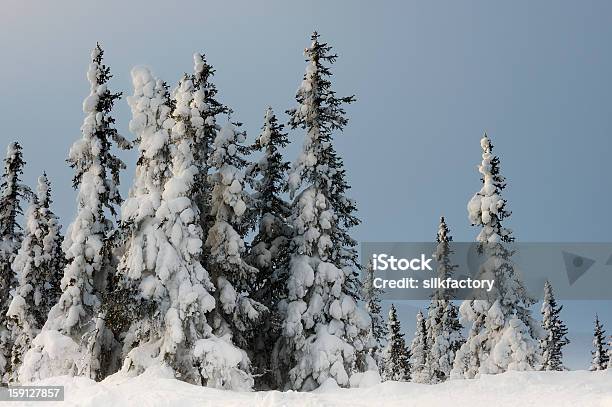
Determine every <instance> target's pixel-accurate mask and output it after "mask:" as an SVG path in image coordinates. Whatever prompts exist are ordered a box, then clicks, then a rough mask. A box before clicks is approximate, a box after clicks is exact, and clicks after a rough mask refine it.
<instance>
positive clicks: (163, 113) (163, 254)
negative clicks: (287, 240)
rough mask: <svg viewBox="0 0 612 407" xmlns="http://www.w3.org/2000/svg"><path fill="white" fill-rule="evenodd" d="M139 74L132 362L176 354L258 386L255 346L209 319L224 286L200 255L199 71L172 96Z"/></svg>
mask: <svg viewBox="0 0 612 407" xmlns="http://www.w3.org/2000/svg"><path fill="white" fill-rule="evenodd" d="M132 79H133V84H134V95H133V96H131V97H130V98H129V99H128V102H129V104H130V106H131V108H132V114H133V118H132V121H131V122H130V129H131V131H132V132H134V133H135V134H136V143H137V145H138V147H139V150H140V158H139V161H138V166H137V169H136V176H135V179H134V186H133V188H132V190H131V192H130V197H129V198H128V200H126V202H125V204H124V207H123V213H122V215H123V225H124V227H125V228H127V229H128V230H129V237H128V239H127V242H126V252H125V254H124V256H123V257H122V259H121V263H120V272H121V275H122V281H121V287H122V292H123V295H124V296H125V297H127V303H128V304H130V307H129V309H130V310H134V311H133V312H128V314H127V318H126V319H127V320H128V321H129V322H130V327H129V330H128V332H127V334H126V338H125V341H124V342H125V344H124V354H125V355H126V356H125V362H124V365H123V370H124V371H125V372H127V373H131V374H139V373H141V372H143V371H144V370H146V369H147V368H148V367H149V366H151V365H153V364H167V365H168V366H170V368H172V370H173V371H174V374H175V376H176V377H177V378H180V379H181V380H184V381H187V382H190V383H194V384H198V385H204V386H209V387H217V388H230V389H237V390H246V389H249V388H250V387H251V381H252V379H251V378H250V376H249V375H247V374H246V372H245V369H246V368H247V367H248V366H247V364H248V363H247V362H248V360H247V359H246V355H245V354H244V352H243V351H241V350H239V349H236V348H235V347H234V346H232V345H231V341H230V340H229V338H227V337H217V336H215V335H214V334H213V332H212V331H213V328H212V327H211V326H210V325H209V323H208V320H207V316H208V315H209V314H210V313H211V311H213V310H214V309H215V298H214V297H213V295H212V294H211V293H212V292H214V291H215V287H214V285H213V283H212V281H211V279H210V276H209V274H208V272H207V270H206V269H205V268H204V267H203V265H202V264H201V263H200V258H201V255H202V248H203V231H202V228H201V225H200V222H199V221H200V212H199V208H198V206H197V204H196V202H195V197H196V196H197V192H196V189H197V188H198V186H197V183H196V176H197V174H199V168H198V165H197V160H196V159H195V156H194V154H195V151H197V149H196V147H195V146H196V140H197V139H196V137H195V131H194V128H193V126H192V120H191V113H192V109H191V106H192V104H193V95H194V89H193V81H192V78H190V77H189V76H184V77H183V78H182V80H181V81H180V83H179V86H178V88H177V89H176V91H175V92H174V96H173V97H172V99H171V98H170V95H169V92H168V90H167V86H166V85H165V83H163V82H162V81H160V80H157V79H155V78H154V77H153V75H152V74H151V72H150V71H149V70H148V69H135V70H133V72H132Z"/></svg>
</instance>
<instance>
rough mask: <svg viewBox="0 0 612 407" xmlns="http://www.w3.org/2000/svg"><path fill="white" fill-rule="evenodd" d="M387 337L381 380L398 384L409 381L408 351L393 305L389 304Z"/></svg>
mask: <svg viewBox="0 0 612 407" xmlns="http://www.w3.org/2000/svg"><path fill="white" fill-rule="evenodd" d="M387 326H388V332H389V337H388V340H387V347H386V348H385V350H384V353H383V354H384V369H383V378H384V379H385V380H393V381H398V382H406V381H408V380H410V351H409V350H408V349H407V348H406V342H405V341H404V334H403V333H402V328H401V324H400V321H399V319H397V311H396V309H395V305H393V304H391V308H390V309H389V319H388V320H387Z"/></svg>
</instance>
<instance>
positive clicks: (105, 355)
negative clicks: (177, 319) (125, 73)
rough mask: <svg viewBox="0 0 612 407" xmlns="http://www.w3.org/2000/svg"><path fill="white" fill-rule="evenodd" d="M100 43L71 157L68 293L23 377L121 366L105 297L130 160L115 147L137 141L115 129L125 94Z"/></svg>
mask: <svg viewBox="0 0 612 407" xmlns="http://www.w3.org/2000/svg"><path fill="white" fill-rule="evenodd" d="M102 57H103V51H102V48H101V47H100V45H96V47H95V48H94V50H93V51H92V54H91V64H90V65H89V70H88V72H87V78H88V80H89V83H90V94H89V96H87V98H86V99H85V101H84V102H83V111H84V112H85V119H84V122H83V125H82V126H81V133H82V138H81V139H79V140H78V141H76V142H75V143H74V144H73V145H72V147H71V149H70V154H69V157H68V160H67V161H68V163H69V164H70V166H71V167H72V168H73V169H74V171H75V175H74V178H73V185H74V187H75V188H76V189H78V197H77V214H76V218H75V219H74V220H73V222H72V223H71V224H70V226H69V228H68V230H67V233H66V237H65V239H64V242H63V250H64V252H65V255H66V259H67V265H66V267H65V269H64V275H63V278H62V280H61V289H62V294H61V296H60V299H59V302H58V303H57V304H56V305H54V306H53V308H51V311H50V312H49V315H48V319H47V322H46V323H45V325H44V327H43V329H42V331H41V332H40V333H39V334H38V335H37V336H36V338H35V339H34V341H33V343H32V348H31V349H30V350H29V351H28V352H27V353H26V355H25V357H24V363H23V365H22V367H21V369H20V371H19V379H20V381H22V382H28V381H31V380H36V379H42V378H45V377H49V376H56V375H62V374H79V375H85V376H89V377H91V378H93V379H96V380H100V379H102V378H104V377H105V376H106V375H107V374H109V373H110V372H112V371H113V370H115V369H116V368H117V367H118V360H117V358H116V357H115V350H116V347H117V342H116V340H115V338H114V335H113V333H112V332H111V331H110V330H109V329H108V327H107V326H106V325H105V316H104V315H103V314H102V313H101V298H102V296H103V295H104V293H105V291H106V286H107V282H108V280H109V279H110V278H111V277H112V276H113V275H114V272H115V270H114V268H115V263H116V261H115V259H114V256H113V247H114V244H115V242H114V240H115V232H116V229H115V226H114V224H113V221H112V219H110V218H109V217H108V215H107V213H110V214H111V215H112V216H115V215H116V207H117V206H118V205H120V204H121V202H122V199H121V196H120V194H119V190H118V185H119V172H120V170H121V169H123V168H125V165H124V163H123V162H122V161H121V160H120V159H119V158H118V157H117V156H115V155H114V153H113V151H112V149H113V147H117V148H120V149H127V148H129V147H130V145H129V143H128V142H127V141H126V140H125V139H124V138H123V137H122V136H120V135H119V133H118V132H117V130H116V129H115V127H114V122H115V119H114V118H113V117H112V116H111V115H110V113H111V110H112V108H113V105H114V103H115V101H116V100H118V99H119V98H120V97H121V93H112V92H111V91H110V90H109V89H108V87H107V82H108V80H109V79H110V78H111V74H110V68H108V67H107V66H106V65H104V63H103V62H102Z"/></svg>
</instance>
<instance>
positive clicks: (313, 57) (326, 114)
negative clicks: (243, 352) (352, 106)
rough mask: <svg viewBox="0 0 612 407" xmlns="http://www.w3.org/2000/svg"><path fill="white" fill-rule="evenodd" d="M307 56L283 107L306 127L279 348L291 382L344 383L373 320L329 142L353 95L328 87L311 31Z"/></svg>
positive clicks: (304, 385) (342, 179)
mask: <svg viewBox="0 0 612 407" xmlns="http://www.w3.org/2000/svg"><path fill="white" fill-rule="evenodd" d="M305 55H306V60H307V67H306V73H305V75H304V80H303V81H302V84H301V85H300V87H299V89H298V91H297V94H296V100H297V103H298V106H297V107H296V108H294V109H292V110H290V111H288V113H289V114H290V116H291V118H290V125H291V127H292V128H298V127H299V128H302V129H304V130H305V131H306V140H305V142H304V146H303V150H302V153H301V154H300V156H299V158H298V159H297V160H296V162H295V163H294V165H293V167H292V169H291V172H290V175H289V188H290V190H291V191H292V195H295V193H296V192H298V190H299V189H300V188H301V190H300V191H299V193H298V194H297V196H296V197H295V200H294V202H293V205H292V215H291V224H292V227H293V229H294V236H293V238H292V242H291V249H290V251H291V256H290V260H289V265H288V266H289V270H288V278H287V283H286V293H287V294H286V296H287V301H286V304H285V305H283V308H284V323H283V336H284V338H283V342H284V345H283V346H280V347H279V349H280V350H279V352H281V355H280V359H282V360H284V361H286V364H287V366H288V368H289V375H288V379H289V382H288V383H286V384H287V385H288V387H290V388H293V389H300V390H311V389H313V388H316V387H317V386H319V385H320V384H322V383H323V382H325V381H326V380H328V379H333V380H335V381H336V382H337V383H338V384H339V385H340V386H348V384H349V376H350V375H351V374H352V373H353V372H354V371H355V370H357V369H365V365H366V358H367V343H368V338H367V336H368V328H369V326H370V321H369V317H368V315H367V313H366V312H365V311H364V310H362V309H361V308H360V307H358V305H357V304H358V301H359V297H360V293H359V291H360V288H359V280H358V277H359V275H358V272H359V269H360V265H359V263H358V254H357V250H356V249H355V247H356V245H357V242H356V241H355V240H354V239H353V238H352V237H351V236H350V232H349V230H350V228H351V227H353V226H356V225H357V224H359V219H358V218H357V217H356V216H355V214H354V212H355V210H356V205H355V202H354V201H353V200H351V199H349V198H348V197H347V196H346V192H347V190H348V189H349V188H350V186H349V185H348V183H347V181H346V174H345V170H344V168H343V162H342V159H341V158H340V157H339V156H338V154H337V153H336V151H335V149H334V147H333V143H332V135H333V133H334V132H335V131H341V130H342V129H343V128H344V127H345V126H346V124H347V122H348V119H347V118H346V117H345V111H344V107H343V105H344V104H346V103H351V102H353V100H354V97H353V96H349V97H337V96H336V93H335V92H334V91H333V90H332V88H331V82H330V76H331V71H330V65H331V64H332V63H333V62H334V61H335V60H336V57H337V56H336V55H335V54H332V53H331V47H330V46H328V45H327V44H326V43H322V42H319V35H318V34H317V33H316V32H315V33H313V35H312V44H311V46H310V47H309V48H307V49H306V50H305ZM321 353H324V354H325V357H324V358H321V356H320V355H321Z"/></svg>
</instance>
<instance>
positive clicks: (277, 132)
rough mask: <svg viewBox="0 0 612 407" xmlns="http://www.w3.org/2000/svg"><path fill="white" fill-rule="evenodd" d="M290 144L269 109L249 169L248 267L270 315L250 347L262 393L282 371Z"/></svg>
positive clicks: (254, 295)
mask: <svg viewBox="0 0 612 407" xmlns="http://www.w3.org/2000/svg"><path fill="white" fill-rule="evenodd" d="M288 143H289V140H288V139H287V134H286V133H285V132H284V131H283V125H282V124H280V123H278V120H277V118H276V115H275V114H274V112H273V111H272V108H271V107H269V108H268V109H267V110H266V114H265V118H264V125H263V128H262V132H261V134H260V135H259V137H258V138H257V140H256V141H255V143H254V145H253V146H252V149H253V150H254V151H259V152H262V153H263V155H262V157H261V158H260V159H259V161H257V162H256V163H254V164H253V165H251V166H250V168H249V173H250V174H249V178H250V179H251V180H252V183H253V190H254V192H253V194H252V198H253V202H254V203H253V208H252V210H253V211H255V212H256V214H255V217H256V219H257V221H258V228H257V234H256V235H255V237H254V238H253V241H252V242H251V245H250V250H249V252H248V255H247V261H248V262H249V264H251V265H253V266H254V267H256V268H257V269H258V270H259V272H258V273H257V276H256V280H255V283H254V284H253V285H252V288H251V293H252V294H251V296H252V298H253V299H255V300H257V301H258V302H260V303H261V304H263V305H265V306H266V307H267V308H268V310H269V314H268V317H267V318H265V320H264V321H262V322H263V325H260V326H259V327H258V329H257V334H256V335H255V337H254V338H253V343H252V344H250V345H249V346H248V348H249V350H250V352H251V361H252V363H253V366H254V370H255V372H256V373H257V374H258V376H257V380H256V386H257V388H274V387H275V386H276V382H277V381H278V380H275V379H274V376H273V375H275V374H280V372H279V370H278V369H276V367H274V366H273V365H272V359H271V358H270V355H271V354H272V353H273V349H274V345H275V344H276V342H277V340H278V338H279V337H280V335H281V323H282V321H281V318H280V313H279V310H278V304H279V301H280V299H281V298H282V296H283V294H284V285H285V282H286V275H285V273H284V271H286V270H284V268H283V266H284V265H285V264H287V249H288V243H289V239H290V238H291V228H290V226H289V225H288V223H287V217H288V216H289V214H290V208H289V204H288V203H287V202H286V201H285V200H284V199H283V198H282V197H281V193H282V190H283V188H284V186H285V184H286V174H287V171H288V169H289V163H288V162H285V161H284V160H283V156H282V154H281V152H280V151H279V150H280V149H282V148H284V147H285V146H286V145H287V144H288Z"/></svg>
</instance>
